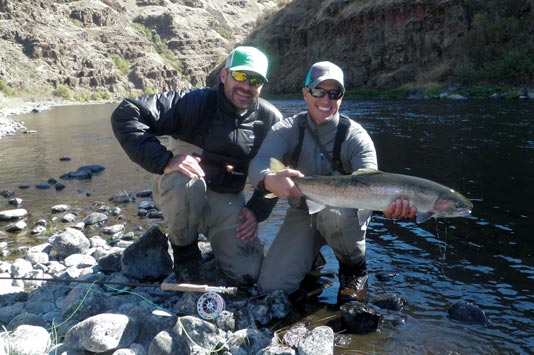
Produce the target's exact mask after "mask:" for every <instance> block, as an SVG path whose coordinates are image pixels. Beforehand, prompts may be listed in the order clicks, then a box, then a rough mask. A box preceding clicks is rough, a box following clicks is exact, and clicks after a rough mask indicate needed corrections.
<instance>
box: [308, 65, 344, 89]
mask: <svg viewBox="0 0 534 355" xmlns="http://www.w3.org/2000/svg"><path fill="white" fill-rule="evenodd" d="M325 80H335V81H337V82H338V84H339V88H340V89H341V91H342V92H343V93H345V84H344V81H343V71H342V70H341V68H340V67H338V66H337V65H335V64H334V63H331V62H317V63H315V64H314V65H312V66H311V68H310V70H309V71H308V75H306V80H305V81H304V86H305V87H308V88H310V89H314V88H315V87H316V86H317V85H319V84H320V83H322V82H323V81H325Z"/></svg>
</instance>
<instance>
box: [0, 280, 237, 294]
mask: <svg viewBox="0 0 534 355" xmlns="http://www.w3.org/2000/svg"><path fill="white" fill-rule="evenodd" d="M0 280H21V281H51V282H66V283H71V282H75V283H84V284H97V285H104V286H106V285H110V286H125V287H158V286H157V285H155V284H154V283H135V282H118V281H102V280H94V281H91V280H78V279H68V278H65V279H55V278H46V277H14V276H13V277H7V276H0ZM159 287H160V288H161V289H162V290H164V291H177V292H216V293H225V294H229V295H235V294H236V293H237V287H226V286H208V285H196V284H189V283H179V284H173V283H166V282H164V283H162V284H161V285H160V286H159Z"/></svg>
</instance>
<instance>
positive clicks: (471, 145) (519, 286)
mask: <svg viewBox="0 0 534 355" xmlns="http://www.w3.org/2000/svg"><path fill="white" fill-rule="evenodd" d="M274 103H275V104H276V105H277V106H278V107H279V108H280V109H281V110H282V111H283V113H284V114H285V115H289V114H294V113H296V112H299V111H301V110H302V109H304V105H303V102H301V101H300V100H295V101H291V100H283V101H274ZM114 107H115V105H99V106H76V107H61V108H56V109H53V110H50V111H44V112H42V113H39V114H32V115H25V116H23V117H19V119H22V120H24V121H25V123H26V126H27V127H28V128H30V129H34V130H37V133H36V134H35V135H18V136H16V137H7V138H5V139H3V140H0V158H1V161H2V173H1V175H0V190H1V189H7V188H15V189H16V191H17V197H21V198H23V199H24V200H25V204H24V207H25V208H27V209H28V210H29V211H30V213H32V212H36V211H41V210H48V209H49V208H50V207H51V206H52V205H54V204H58V203H69V204H73V205H75V206H82V207H84V206H87V205H90V204H92V203H93V202H94V201H104V202H107V200H108V199H109V197H111V196H112V195H113V194H114V193H116V192H118V191H119V190H123V189H124V190H127V191H130V192H135V191H139V190H143V189H146V188H148V187H150V174H148V173H146V172H145V171H143V170H142V169H141V168H139V167H137V166H136V165H134V164H133V163H131V162H130V161H129V160H128V158H127V157H126V155H125V154H124V153H123V152H122V150H121V149H120V147H119V146H118V143H117V142H116V141H115V139H114V138H113V135H112V133H111V129H110V126H109V116H110V114H111V111H112V110H113V108H114ZM343 108H344V110H343V111H344V112H345V113H347V114H349V115H350V116H351V117H353V118H356V119H357V120H358V121H359V122H360V123H361V124H362V125H363V126H364V127H365V128H367V130H368V131H369V133H370V134H371V136H372V138H373V140H374V142H375V145H376V147H377V151H378V156H379V165H380V168H381V169H382V170H384V171H388V172H396V173H402V174H408V175H416V176H421V177H425V178H428V179H432V180H435V181H438V182H440V183H442V184H444V185H446V186H450V187H453V188H454V189H456V190H458V191H460V192H461V193H463V194H464V195H466V196H467V197H468V198H470V199H471V200H472V201H473V203H474V210H473V215H472V216H470V217H468V218H457V219H453V220H446V221H444V220H440V221H438V222H434V221H428V222H425V223H423V224H421V225H417V224H415V223H413V222H411V221H391V220H388V219H385V218H382V217H380V216H375V217H374V218H373V222H372V224H371V226H370V229H369V233H368V246H367V250H368V263H369V264H368V266H369V269H370V270H371V272H372V274H371V278H370V287H371V288H370V292H371V295H373V294H375V295H376V294H380V293H384V292H391V293H393V292H395V293H400V294H402V295H403V297H404V298H405V299H406V300H407V303H408V304H407V307H406V309H405V310H404V311H402V312H401V313H400V314H399V313H395V312H387V319H389V320H390V321H386V323H385V324H384V327H383V329H382V332H380V333H376V334H369V335H365V336H355V337H353V340H352V341H353V343H352V345H350V347H349V348H348V349H336V354H356V353H364V354H366V353H376V354H415V353H417V354H507V353H508V354H526V353H534V339H533V337H532V334H531V333H532V329H533V325H534V324H533V319H534V302H533V301H534V299H533V298H532V290H534V256H533V255H534V246H533V243H532V242H531V237H530V236H531V234H532V232H531V228H532V218H533V210H534V208H533V207H532V201H534V192H533V189H532V186H533V184H534V139H533V137H534V134H533V133H534V132H533V130H534V121H533V120H532V117H534V107H533V104H532V102H527V101H461V102H457V101H385V100H384V101H348V100H346V101H344V103H343ZM63 156H68V157H71V158H72V160H71V161H69V162H61V161H59V158H60V157H63ZM88 164H100V165H103V166H105V167H106V170H105V171H104V172H102V173H101V174H99V175H97V176H94V177H93V179H92V180H89V181H77V180H73V181H67V182H64V183H65V184H66V185H67V188H66V189H65V190H63V191H60V192H57V191H55V190H36V189H35V188H34V187H31V188H29V189H27V190H20V189H17V186H18V185H19V184H21V183H28V184H32V185H33V184H35V183H37V182H42V181H46V180H47V179H48V178H50V177H54V178H56V179H58V178H59V176H60V175H62V174H63V173H65V172H68V171H73V170H76V169H77V168H78V167H79V166H82V165H88ZM79 191H90V192H91V194H90V196H87V194H85V193H80V192H79ZM123 207H124V209H125V214H126V215H127V216H128V217H127V218H129V219H130V221H131V225H132V226H135V225H136V224H138V223H139V221H138V219H137V216H136V207H135V204H131V205H129V206H123ZM8 208H10V207H9V206H8V205H7V200H6V199H0V209H8ZM285 208H286V205H285V204H284V203H283V202H281V203H279V204H278V206H277V207H276V209H275V211H274V212H273V215H272V216H271V218H270V219H269V220H268V222H266V223H262V225H261V235H262V239H263V241H264V242H265V243H266V246H267V247H268V245H269V244H270V241H271V239H272V237H273V235H274V234H275V233H276V231H277V230H278V227H279V225H280V223H281V218H282V216H283V215H284V211H285ZM34 214H36V213H34ZM35 217H37V218H40V217H42V216H32V218H35ZM15 239H16V241H15ZM9 242H10V243H20V244H24V243H31V242H32V240H31V238H29V237H22V238H20V237H17V238H15V237H13V238H11V237H9ZM325 254H326V257H327V260H328V261H329V262H328V263H327V265H326V267H325V272H336V271H337V265H336V263H335V261H334V259H335V258H334V257H333V256H332V255H331V252H330V251H329V250H328V249H326V250H325ZM380 271H389V272H396V273H398V275H397V276H396V277H395V278H394V279H393V280H391V281H388V282H381V281H378V280H377V279H376V277H375V275H376V273H377V272H380ZM336 292H337V288H336V287H332V288H329V289H327V290H325V292H323V294H322V295H321V299H322V301H323V302H324V303H325V304H328V303H333V302H332V301H333V300H334V299H335V295H336ZM461 299H463V300H470V301H473V302H475V303H476V304H478V305H479V306H480V307H482V309H483V310H484V311H485V312H486V314H487V316H488V317H489V319H490V321H491V323H490V324H489V325H488V326H487V327H481V326H466V325H464V324H461V323H458V322H454V321H452V320H450V319H448V317H447V312H446V310H447V308H448V306H449V305H451V304H452V303H453V302H455V301H457V300H461ZM318 312H319V313H318V314H319V315H316V316H315V318H313V317H312V319H313V320H314V321H317V320H318V319H320V317H322V315H324V312H326V314H328V312H327V311H326V310H325V309H320V310H318ZM321 312H323V313H321ZM400 318H405V320H406V321H405V322H404V324H402V322H401V324H400V325H397V324H396V323H398V321H399V319H400ZM394 323H395V324H394Z"/></svg>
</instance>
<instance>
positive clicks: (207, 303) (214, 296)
mask: <svg viewBox="0 0 534 355" xmlns="http://www.w3.org/2000/svg"><path fill="white" fill-rule="evenodd" d="M0 280H21V281H45V282H49V281H51V282H58V283H59V282H65V283H71V282H74V283H83V284H91V285H94V284H97V285H103V286H111V285H113V286H124V287H151V288H154V287H157V286H156V285H154V284H153V283H132V282H117V281H102V280H94V281H91V280H77V279H69V278H65V279H55V278H45V277H6V276H0ZM160 288H161V289H162V290H163V291H178V292H203V294H202V295H201V296H200V298H199V299H198V301H197V312H198V314H199V315H200V316H201V317H202V318H204V319H208V320H211V319H214V318H216V317H217V316H219V315H220V314H221V312H222V311H224V309H225V308H226V303H225V301H224V299H223V298H222V297H221V295H220V294H219V293H226V294H229V295H234V294H236V293H237V291H238V289H237V287H225V286H208V285H196V284H188V283H179V284H172V283H166V282H163V283H161V284H160Z"/></svg>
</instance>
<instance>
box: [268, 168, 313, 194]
mask: <svg viewBox="0 0 534 355" xmlns="http://www.w3.org/2000/svg"><path fill="white" fill-rule="evenodd" d="M303 176H304V175H303V174H302V173H301V172H300V171H298V170H294V169H289V168H285V169H282V170H279V171H277V172H272V173H269V174H267V175H265V177H264V178H263V183H264V185H265V189H267V190H268V191H270V192H271V193H273V194H274V195H276V196H277V197H278V198H281V199H287V198H289V197H301V196H303V194H302V192H301V191H300V190H299V188H298V187H297V185H295V182H294V181H293V179H291V177H303Z"/></svg>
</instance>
